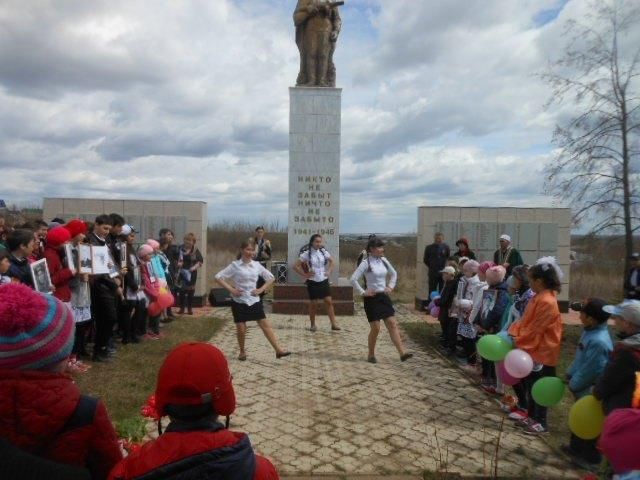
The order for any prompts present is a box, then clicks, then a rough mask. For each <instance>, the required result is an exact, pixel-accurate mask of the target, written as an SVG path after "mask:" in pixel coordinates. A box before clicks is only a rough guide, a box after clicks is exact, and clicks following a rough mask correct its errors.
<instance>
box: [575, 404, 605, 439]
mask: <svg viewBox="0 0 640 480" xmlns="http://www.w3.org/2000/svg"><path fill="white" fill-rule="evenodd" d="M603 426H604V411H603V410H602V402H600V401H599V400H598V399H596V397H594V396H593V395H587V396H586V397H582V398H581V399H580V400H578V401H577V402H576V403H574V404H573V406H572V407H571V410H569V428H570V429H571V431H572V432H573V434H574V435H575V436H576V437H579V438H581V439H583V440H593V439H594V438H598V437H599V436H600V434H601V433H602V427H603Z"/></svg>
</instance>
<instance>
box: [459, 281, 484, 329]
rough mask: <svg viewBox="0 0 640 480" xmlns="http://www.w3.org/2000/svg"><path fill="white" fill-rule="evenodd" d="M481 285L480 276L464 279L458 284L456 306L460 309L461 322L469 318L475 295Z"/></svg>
mask: <svg viewBox="0 0 640 480" xmlns="http://www.w3.org/2000/svg"><path fill="white" fill-rule="evenodd" d="M479 283H480V279H479V278H478V275H474V276H473V277H462V278H461V279H460V282H458V291H457V293H456V298H455V300H454V304H455V305H456V307H457V309H458V319H459V320H460V321H465V320H466V319H467V318H468V315H469V312H470V311H471V310H472V308H473V294H474V291H475V289H476V287H477V285H478V284H479Z"/></svg>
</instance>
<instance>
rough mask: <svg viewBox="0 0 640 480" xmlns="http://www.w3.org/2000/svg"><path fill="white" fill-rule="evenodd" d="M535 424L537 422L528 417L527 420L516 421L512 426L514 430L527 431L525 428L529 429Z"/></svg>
mask: <svg viewBox="0 0 640 480" xmlns="http://www.w3.org/2000/svg"><path fill="white" fill-rule="evenodd" d="M536 423H538V422H536V421H535V420H534V419H533V418H529V417H527V418H523V419H522V420H518V421H516V423H515V425H514V426H515V427H516V428H522V429H527V428H529V427H530V426H531V425H534V424H536Z"/></svg>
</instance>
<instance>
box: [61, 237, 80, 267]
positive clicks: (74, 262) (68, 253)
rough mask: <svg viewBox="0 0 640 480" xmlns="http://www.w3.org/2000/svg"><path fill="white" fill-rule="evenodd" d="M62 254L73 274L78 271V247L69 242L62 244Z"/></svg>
mask: <svg viewBox="0 0 640 480" xmlns="http://www.w3.org/2000/svg"><path fill="white" fill-rule="evenodd" d="M64 255H65V257H66V263H67V268H68V269H69V270H71V272H72V273H73V274H74V275H75V274H76V273H77V272H78V266H79V262H78V249H77V248H75V247H74V246H73V245H71V244H70V243H67V244H65V246H64Z"/></svg>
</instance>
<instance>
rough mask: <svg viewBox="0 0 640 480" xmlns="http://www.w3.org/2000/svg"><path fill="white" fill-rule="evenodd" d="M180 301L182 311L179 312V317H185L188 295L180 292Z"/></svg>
mask: <svg viewBox="0 0 640 480" xmlns="http://www.w3.org/2000/svg"><path fill="white" fill-rule="evenodd" d="M178 301H179V302H180V310H178V315H183V314H184V306H185V303H186V301H187V295H186V294H185V293H184V292H180V295H178Z"/></svg>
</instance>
